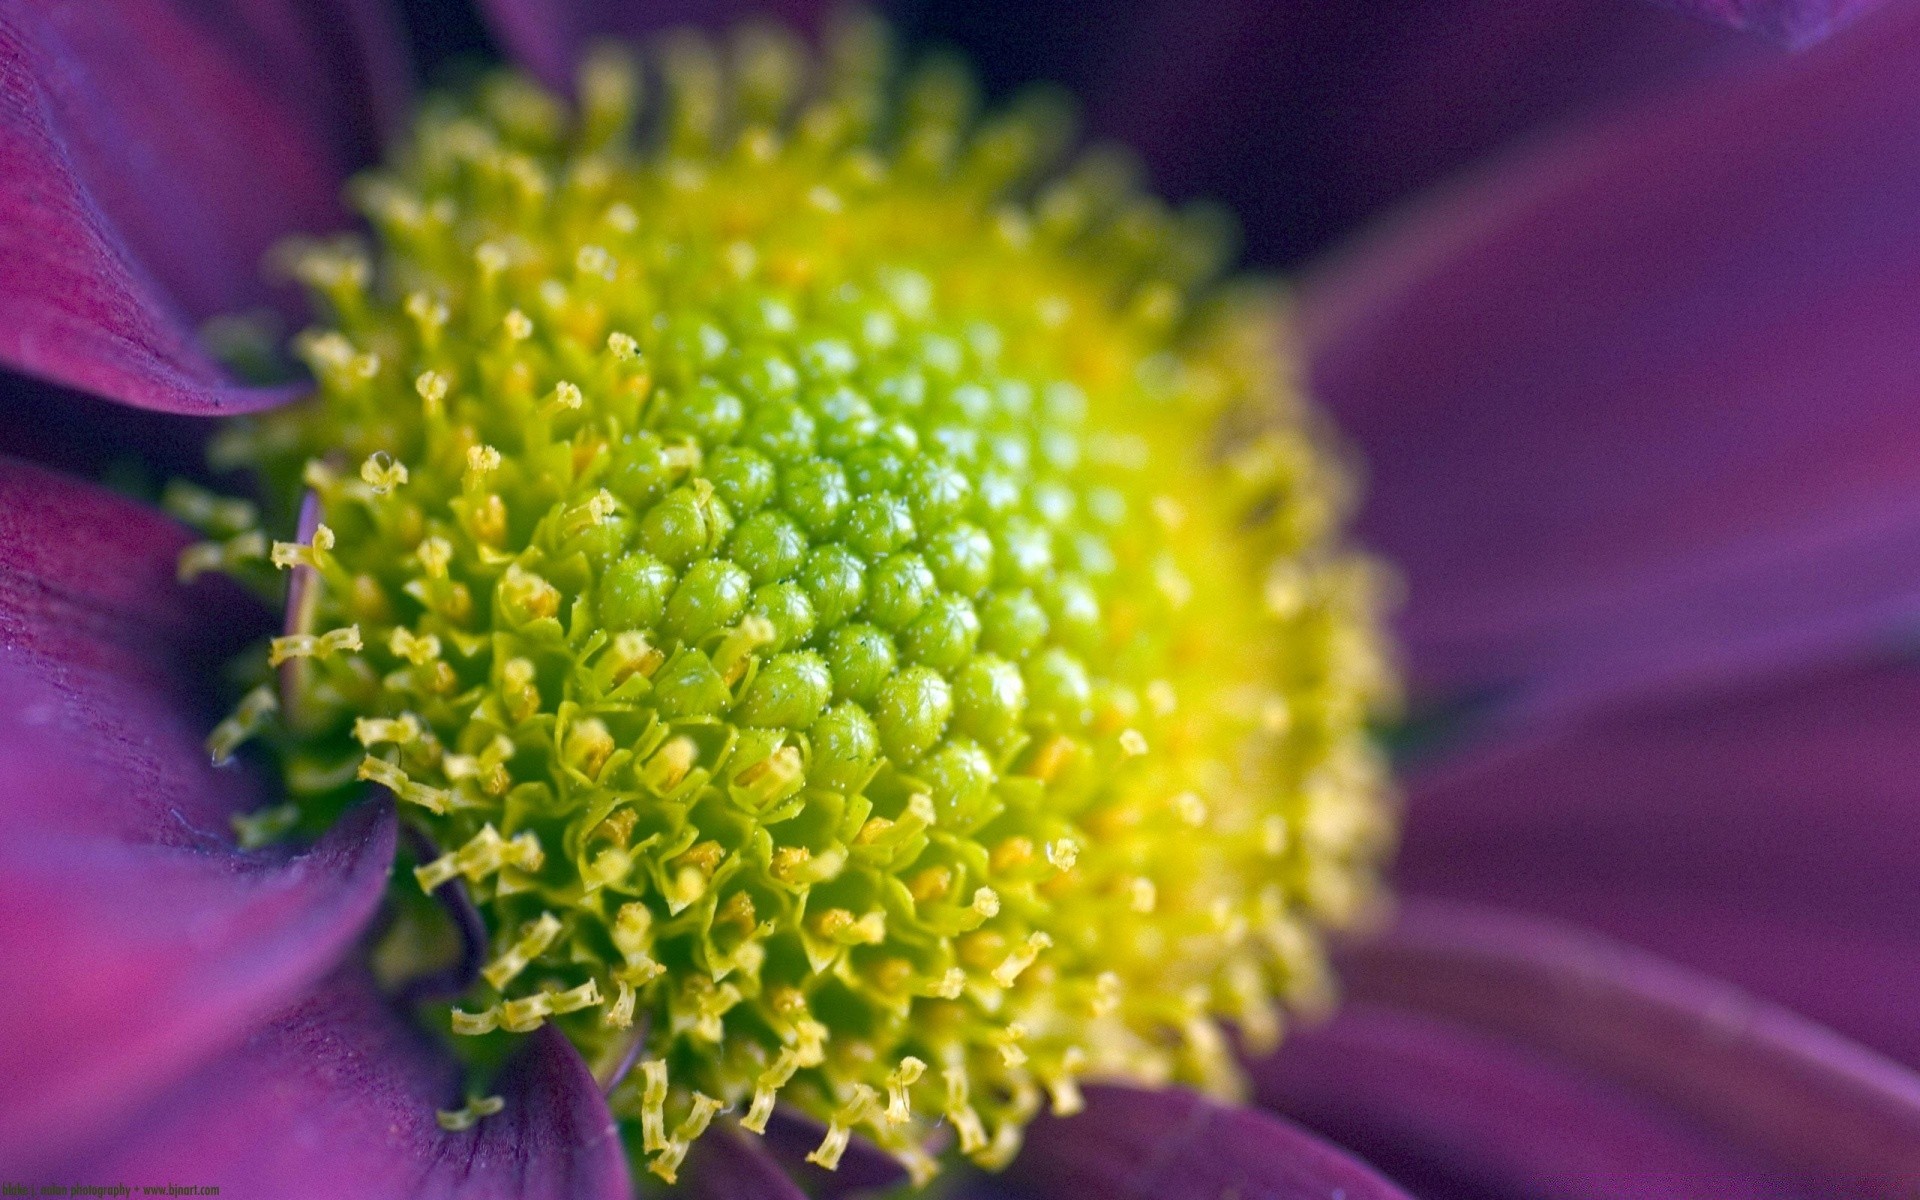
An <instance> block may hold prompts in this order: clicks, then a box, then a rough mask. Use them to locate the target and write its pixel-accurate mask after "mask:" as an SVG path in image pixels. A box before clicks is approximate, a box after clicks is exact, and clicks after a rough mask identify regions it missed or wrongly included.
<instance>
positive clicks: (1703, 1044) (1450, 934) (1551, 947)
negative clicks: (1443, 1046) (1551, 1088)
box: [1343, 902, 1920, 1196]
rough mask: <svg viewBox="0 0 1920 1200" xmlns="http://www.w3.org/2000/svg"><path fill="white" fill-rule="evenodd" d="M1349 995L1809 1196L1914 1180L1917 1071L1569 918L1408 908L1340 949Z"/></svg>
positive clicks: (1893, 1190) (1894, 1190) (1919, 1182)
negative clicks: (1626, 1102) (1587, 1080)
mask: <svg viewBox="0 0 1920 1200" xmlns="http://www.w3.org/2000/svg"><path fill="white" fill-rule="evenodd" d="M1343 977H1344V978H1345V980H1346V982H1347V987H1348V990H1349V993H1350V995H1351V996H1352V998H1353V999H1354V1000H1355V1001H1356V1002H1359V1003H1366V1004H1377V1005H1381V1006H1385V1007H1392V1008H1397V1009H1403V1010H1408V1011H1413V1012H1418V1013H1424V1014H1427V1015H1430V1016H1434V1017H1440V1018H1444V1019H1447V1020H1450V1021H1454V1022H1458V1023H1459V1024H1461V1025H1463V1026H1465V1027H1467V1028H1469V1029H1473V1030H1478V1031H1480V1032H1482V1033H1485V1034H1490V1035H1493V1036H1496V1037H1499V1038H1502V1039H1505V1040H1508V1041H1510V1042H1512V1043H1514V1044H1515V1045H1517V1046H1519V1047H1521V1048H1523V1049H1526V1050H1530V1051H1533V1052H1536V1053H1543V1054H1547V1055H1551V1056H1554V1057H1556V1058H1558V1059H1560V1060H1562V1061H1564V1062H1566V1063H1567V1064H1569V1065H1571V1066H1573V1067H1575V1068H1577V1069H1579V1070H1581V1071H1584V1072H1587V1073H1589V1074H1591V1075H1593V1076H1595V1077H1597V1078H1599V1079H1602V1080H1606V1081H1609V1082H1611V1083H1614V1084H1616V1085H1618V1086H1621V1087H1624V1088H1627V1089H1630V1090H1631V1091H1633V1092H1636V1093H1639V1094H1641V1095H1644V1096H1646V1097H1647V1098H1648V1099H1649V1100H1651V1101H1654V1102H1656V1103H1659V1104H1661V1105H1664V1106H1666V1107H1667V1108H1669V1109H1671V1110H1673V1111H1675V1112H1676V1113H1678V1114H1681V1115H1683V1116H1684V1117H1686V1118H1688V1119H1689V1120H1691V1121H1693V1122H1696V1123H1697V1124H1698V1125H1699V1126H1701V1127H1702V1128H1703V1129H1705V1130H1707V1131H1708V1132H1710V1133H1713V1134H1715V1135H1717V1136H1719V1137H1721V1138H1724V1139H1726V1140H1727V1141H1728V1142H1729V1143H1730V1144H1732V1145H1735V1146H1738V1147H1740V1148H1743V1149H1746V1150H1748V1151H1750V1152H1752V1153H1754V1154H1756V1155H1759V1156H1762V1157H1763V1159H1764V1160H1765V1161H1766V1162H1767V1163H1769V1164H1770V1165H1772V1166H1773V1167H1774V1168H1775V1169H1777V1170H1781V1171H1786V1172H1791V1173H1794V1174H1797V1175H1804V1176H1806V1177H1807V1178H1808V1180H1809V1181H1810V1182H1812V1183H1814V1184H1816V1185H1817V1186H1819V1187H1820V1189H1821V1190H1822V1194H1845V1195H1876V1196H1879V1195H1885V1196H1893V1195H1909V1194H1911V1193H1912V1191H1913V1190H1914V1189H1915V1188H1916V1187H1920V1077H1916V1076H1915V1075H1914V1074H1912V1073H1911V1072H1909V1071H1907V1070H1906V1069H1904V1068H1902V1067H1900V1066H1899V1065H1897V1064H1895V1063H1893V1062H1891V1061H1889V1060H1887V1059H1884V1058H1881V1057H1880V1056H1879V1055H1877V1054H1874V1053H1873V1052H1872V1051H1869V1050H1866V1049H1864V1048H1862V1047H1861V1046H1858V1045H1856V1044H1855V1043H1853V1042H1849V1041H1847V1040H1846V1039H1844V1038H1842V1037H1840V1036H1839V1035H1837V1034H1834V1033H1832V1032H1831V1031H1829V1030H1827V1029H1825V1028H1823V1027H1821V1026H1818V1025H1815V1024H1812V1023H1811V1022H1809V1021H1806V1020H1805V1019H1803V1018H1801V1017H1798V1016H1795V1015H1794V1014H1792V1013H1790V1012H1787V1011H1786V1010H1784V1009H1780V1008H1776V1007H1774V1006H1772V1005H1770V1004H1767V1003H1765V1002H1762V1001H1759V1000H1756V999H1754V998H1753V997H1751V996H1749V995H1747V994H1746V993H1744V992H1741V991H1739V990H1737V989H1735V988H1732V987H1729V986H1727V985H1725V984H1721V983H1717V982H1715V981H1712V980H1710V979H1707V978H1705V977H1703V976H1699V975H1695V974H1693V973H1692V972H1690V971H1687V970H1684V969H1682V968H1680V967H1676V966H1673V965H1671V964H1669V963H1667V962H1665V961H1663V960H1661V959H1657V958H1654V957H1652V956H1651V955H1648V954H1645V953H1642V952H1640V951H1637V950H1632V949H1629V948H1627V947H1625V946H1622V945H1619V944H1618V943H1614V942H1610V941H1607V940H1605V939H1603V938H1600V937H1598V936H1596V935H1592V934H1586V933H1583V932H1581V931H1579V930H1576V929H1573V928H1571V927H1566V926H1560V925H1556V924H1553V923H1550V922H1545V921H1540V920H1536V919H1531V918H1524V917H1520V916H1513V915H1507V914H1502V913H1499V912H1496V911H1493V910H1483V909H1475V908H1470V907H1463V906H1453V905H1446V904H1440V903H1435V902H1425V903H1409V904H1408V905H1407V908H1406V911H1405V913H1404V914H1403V915H1402V917H1401V918H1400V920H1399V921H1398V923H1397V924H1396V925H1395V926H1394V928H1393V930H1392V931H1391V932H1390V933H1389V934H1388V936H1386V937H1384V938H1382V939H1381V940H1379V941H1377V942H1374V943H1372V944H1370V945H1367V946H1363V947H1359V948H1357V949H1356V950H1354V951H1353V952H1352V953H1351V954H1350V955H1348V956H1347V962H1346V964H1345V968H1344V971H1343Z"/></svg>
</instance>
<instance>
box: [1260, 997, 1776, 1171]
mask: <svg viewBox="0 0 1920 1200" xmlns="http://www.w3.org/2000/svg"><path fill="white" fill-rule="evenodd" d="M1252 1071H1253V1077H1254V1086H1255V1091H1256V1095H1257V1098H1258V1100H1259V1102H1260V1103H1261V1104H1262V1105H1265V1106H1268V1107H1271V1108H1274V1109H1276V1110H1278V1111H1279V1112H1282V1113H1284V1114H1286V1115H1287V1116H1289V1117H1292V1118H1293V1119H1295V1120H1297V1121H1300V1122H1301V1123H1302V1124H1305V1125H1307V1126H1308V1127H1309V1128H1312V1129H1314V1130H1315V1131H1317V1132H1319V1133H1321V1134H1324V1135H1325V1136H1327V1137H1329V1138H1331V1139H1333V1140H1334V1141H1336V1142H1338V1143H1340V1144H1341V1145H1343V1146H1346V1147H1347V1148H1349V1149H1351V1150H1353V1151H1354V1152H1355V1153H1356V1154H1359V1155H1361V1156H1362V1157H1364V1158H1365V1159H1366V1160H1367V1161H1368V1162H1370V1163H1372V1164H1373V1165H1374V1166H1376V1167H1378V1168H1379V1169H1381V1170H1383V1171H1386V1172H1387V1173H1389V1174H1390V1175H1392V1176H1393V1177H1394V1178H1395V1179H1397V1180H1399V1181H1400V1182H1401V1183H1403V1184H1405V1185H1406V1186H1407V1187H1409V1188H1410V1189H1412V1190H1413V1191H1414V1192H1415V1193H1416V1194H1418V1195H1420V1196H1422V1197H1424V1198H1425V1200H1438V1198H1439V1197H1443V1196H1460V1197H1467V1196H1474V1197H1478V1196H1487V1195H1497V1196H1553V1197H1556V1198H1557V1200H1614V1198H1615V1197H1618V1196H1620V1195H1622V1194H1627V1195H1639V1196H1660V1197H1662V1198H1663V1200H1759V1198H1761V1197H1779V1196H1781V1195H1783V1191H1782V1187H1781V1186H1780V1185H1779V1181H1778V1180H1777V1178H1773V1179H1770V1178H1769V1177H1768V1176H1766V1175H1764V1174H1762V1173H1761V1172H1759V1171H1758V1170H1756V1169H1755V1166H1754V1164H1752V1163H1750V1162H1744V1161H1741V1160H1739V1159H1738V1158H1736V1157H1734V1156H1732V1155H1729V1154H1727V1153H1726V1152H1725V1151H1724V1150H1721V1149H1716V1148H1714V1147H1711V1146H1710V1145H1709V1144H1708V1143H1707V1142H1706V1140H1705V1139H1703V1138H1701V1137H1699V1136H1698V1135H1697V1134H1695V1133H1693V1132H1692V1131H1690V1130H1688V1129H1686V1128H1685V1127H1684V1126H1683V1125H1682V1124H1681V1123H1679V1122H1676V1121H1675V1120H1673V1119H1672V1118H1671V1117H1670V1116H1668V1115H1667V1114H1664V1113H1661V1112H1659V1111H1657V1110H1655V1109H1651V1108H1649V1106H1648V1105H1646V1104H1645V1103H1644V1101H1641V1100H1639V1099H1638V1098H1636V1097H1634V1096H1633V1095H1632V1094H1630V1093H1628V1092H1626V1091H1624V1090H1622V1089H1620V1088H1617V1087H1614V1086H1611V1085H1609V1084H1607V1083H1605V1082H1603V1081H1600V1080H1595V1079H1591V1078H1587V1077H1583V1076H1582V1075H1580V1074H1578V1073H1577V1072H1573V1071H1569V1070H1567V1069H1566V1068H1565V1067H1563V1066H1561V1065H1559V1064H1557V1063H1554V1062H1552V1061H1551V1060H1548V1059H1545V1058H1543V1057H1542V1056H1540V1055H1537V1054H1529V1053H1526V1052H1525V1051H1524V1050H1520V1049H1517V1048H1515V1047H1513V1046H1510V1045H1506V1044H1503V1043H1501V1042H1500V1041H1498V1040H1496V1039H1492V1038H1488V1037H1486V1036H1484V1035H1479V1034H1475V1033H1473V1032H1470V1031H1467V1030H1463V1029H1460V1028H1457V1027H1455V1026H1452V1025H1449V1024H1447V1023H1445V1022H1441V1021H1435V1020H1432V1019H1430V1018H1426V1017H1422V1016H1419V1015H1417V1014H1411V1013H1402V1012H1393V1011H1391V1010H1387V1009H1380V1008H1373V1007H1368V1006H1366V1005H1349V1006H1347V1007H1346V1008H1343V1009H1342V1010H1341V1013H1340V1016H1339V1017H1338V1018H1337V1019H1336V1020H1334V1021H1333V1022H1332V1023H1331V1024H1329V1025H1326V1026H1324V1027H1321V1028H1317V1029H1311V1030H1297V1031H1295V1032H1293V1033H1290V1034H1289V1035H1288V1037H1287V1042H1286V1045H1285V1046H1284V1047H1282V1048H1281V1050H1280V1052H1279V1053H1277V1054H1275V1055H1272V1056H1270V1057H1269V1058H1266V1059H1264V1060H1261V1061H1259V1062H1257V1063H1255V1064H1253V1066H1252ZM1775 1175H1776V1176H1777V1172H1776V1173H1775Z"/></svg>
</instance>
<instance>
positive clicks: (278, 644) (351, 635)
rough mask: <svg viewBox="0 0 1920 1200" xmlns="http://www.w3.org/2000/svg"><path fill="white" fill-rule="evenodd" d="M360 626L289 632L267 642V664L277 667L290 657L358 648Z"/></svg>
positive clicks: (325, 654) (327, 656)
mask: <svg viewBox="0 0 1920 1200" xmlns="http://www.w3.org/2000/svg"><path fill="white" fill-rule="evenodd" d="M360 648H361V645H360V627H359V626H358V625H349V626H347V627H346V628H345V629H330V630H328V631H327V632H325V633H322V634H319V635H315V634H311V633H290V634H287V635H285V636H284V637H277V638H274V639H273V640H272V641H270V642H268V643H267V665H268V666H270V667H277V666H279V665H280V664H281V663H283V662H286V661H287V660H288V659H290V658H330V657H332V656H333V655H335V654H338V653H341V652H342V651H348V650H359V649H360Z"/></svg>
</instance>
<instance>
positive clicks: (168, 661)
mask: <svg viewBox="0 0 1920 1200" xmlns="http://www.w3.org/2000/svg"><path fill="white" fill-rule="evenodd" d="M184 541H185V538H184V535H183V533H182V531H180V530H179V528H178V527H177V526H174V525H173V524H172V523H171V522H169V521H167V520H165V519H164V518H162V517H160V516H159V515H158V514H156V513H152V512H150V511H148V510H146V509H143V508H141V507H140V506H138V505H136V504H134V503H132V502H130V501H128V500H125V499H122V498H120V497H118V496H114V495H112V494H111V493H107V492H104V491H101V490H99V489H97V488H94V487H92V486H90V485H86V484H81V483H78V482H75V481H72V480H67V479H63V478H61V477H59V476H56V475H52V474H50V473H47V472H43V471H40V470H38V469H36V468H31V467H26V466H23V465H20V464H17V463H12V462H7V461H5V460H0V693H3V694H5V695H6V697H7V705H6V707H5V709H4V710H3V711H0V819H3V820H0V823H4V825H5V828H6V837H5V838H4V839H0V928H5V929H6V930H7V931H8V933H7V936H6V937H5V938H0V977H4V978H5V979H6V980H7V986H6V987H5V988H4V989H0V1078H5V1079H7V1080H8V1081H9V1083H10V1085H11V1086H9V1087H7V1088H4V1089H0V1161H6V1162H7V1163H9V1164H10V1165H22V1166H25V1165H28V1164H30V1163H33V1162H45V1161H49V1160H51V1159H52V1157H54V1156H56V1155H58V1154H59V1153H60V1152H61V1151H62V1150H63V1149H65V1148H67V1147H68V1146H69V1145H70V1143H71V1139H72V1138H73V1137H74V1136H76V1134H77V1133H78V1132H79V1131H80V1129H81V1128H82V1127H90V1126H92V1125H93V1124H94V1123H96V1122H98V1121H101V1120H107V1119H111V1118H112V1117H113V1116H114V1115H115V1114H117V1113H123V1112H125V1111H127V1110H128V1109H130V1108H131V1107H133V1106H135V1105H138V1104H141V1103H144V1102H145V1101H146V1100H148V1099H149V1098H150V1096H151V1095H152V1093H153V1092H154V1090H155V1089H156V1088H158V1087H160V1086H161V1085H163V1084H165V1083H166V1082H168V1081H170V1080H171V1079H172V1078H173V1077H176V1076H178V1075H179V1074H181V1073H183V1072H185V1071H187V1070H188V1069H190V1068H192V1067H193V1066H194V1065H196V1064H197V1063H198V1062H199V1061H200V1060H201V1059H202V1058H204V1057H205V1056H206V1055H207V1054H209V1053H210V1052H212V1051H213V1050H216V1049H218V1048H219V1047H220V1046H222V1045H223V1044H225V1043H226V1042H227V1041H229V1040H230V1039H231V1038H233V1037H234V1036H235V1033H236V1031H237V1030H241V1029H244V1028H245V1027H246V1026H247V1024H248V1023H250V1022H252V1021H254V1020H257V1019H258V1018H259V1017H260V1016H262V1015H263V1014H265V1013H267V1012H270V1011H272V1010H273V1009H275V1008H277V1007H278V1006H280V1005H282V1004H285V1003H286V1002H287V1000H288V999H289V998H290V997H292V996H295V995H297V994H299V993H300V992H301V991H302V990H304V989H305V988H306V987H307V986H308V985H310V984H311V983H312V981H313V980H314V979H316V978H318V977H319V976H321V975H322V974H324V973H325V972H326V971H327V970H329V969H330V968H331V967H332V965H333V963H334V961H335V960H336V959H337V958H338V957H339V956H340V954H342V953H343V952H344V951H345V950H346V949H347V948H348V947H349V946H350V945H351V944H352V942H353V940H354V939H355V937H357V936H358V933H359V931H360V930H361V928H362V927H363V926H364V925H365V923H366V920H367V918H368V916H369V915H370V914H371V913H372V912H373V910H374V908H375V906H376V905H377V904H378V902H379V899H380V896H381V893H382V891H383V890H384V887H385V884H386V879H387V868H388V864H389V863H390V862H391V860H392V856H393V842H394V822H393V816H392V812H391V810H390V809H389V808H387V807H385V806H379V807H374V806H368V807H365V808H363V809H361V810H360V811H359V812H357V813H356V814H354V815H352V816H349V817H348V818H347V819H346V820H344V821H342V822H341V824H340V825H339V826H338V827H337V828H336V829H335V830H334V831H333V832H332V834H331V835H329V837H328V838H327V839H326V840H325V841H323V842H322V843H321V844H320V845H319V846H317V847H315V848H314V849H313V850H312V851H310V852H309V853H307V854H304V855H299V856H292V857H289V856H288V855H287V854H285V853H284V852H282V853H276V854H244V853H241V852H239V851H238V850H236V849H234V847H233V835H232V832H231V830H230V829H229V828H228V825H227V822H228V818H229V817H230V816H231V815H232V814H233V813H234V812H236V811H239V810H240V809H242V808H244V807H249V806H251V805H253V804H255V803H257V795H256V793H255V792H254V790H253V789H252V788H251V787H249V786H248V783H247V780H246V778H245V777H244V776H243V775H241V774H240V773H238V772H237V771H233V770H227V771H222V770H217V769H215V768H213V767H211V766H210V765H208V762H207V754H206V751H205V749H204V748H203V746H202V744H201V741H202V738H203V737H204V735H205V732H206V729H207V728H208V727H209V725H210V724H211V722H209V721H207V720H205V719H204V718H203V717H202V716H201V715H200V714H199V713H198V711H197V709H196V708H195V706H194V704H193V699H194V697H193V694H192V689H191V687H190V686H188V682H189V681H190V680H192V679H193V677H194V675H195V672H196V668H197V667H198V666H200V665H201V664H200V660H199V658H198V657H197V656H196V653H195V651H196V646H195V642H196V641H197V640H200V639H201V638H202V637H203V631H202V629H201V628H200V627H199V625H198V624H197V623H196V620H195V619H194V613H193V611H192V610H191V609H190V608H189V606H190V605H194V604H197V605H198V606H199V607H200V608H201V611H200V613H199V620H200V621H201V622H214V621H220V620H221V619H222V617H223V615H224V614H223V609H222V606H221V605H220V604H219V603H217V599H218V593H217V592H214V591H212V590H210V589H206V588H202V589H196V590H197V592H198V594H197V595H196V594H194V593H192V592H189V591H188V590H187V589H183V588H180V587H178V586H177V585H175V584H174V582H173V579H172V575H173V558H174V553H175V552H176V551H177V550H178V548H179V546H180V545H181V544H182V543H183V542H184ZM228 623H231V622H228ZM242 624H243V625H244V622H243V623H242Z"/></svg>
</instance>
